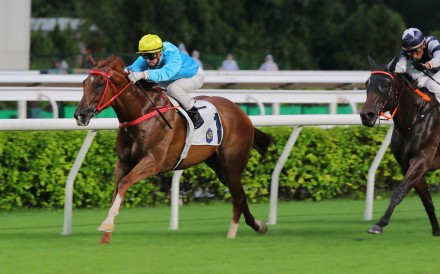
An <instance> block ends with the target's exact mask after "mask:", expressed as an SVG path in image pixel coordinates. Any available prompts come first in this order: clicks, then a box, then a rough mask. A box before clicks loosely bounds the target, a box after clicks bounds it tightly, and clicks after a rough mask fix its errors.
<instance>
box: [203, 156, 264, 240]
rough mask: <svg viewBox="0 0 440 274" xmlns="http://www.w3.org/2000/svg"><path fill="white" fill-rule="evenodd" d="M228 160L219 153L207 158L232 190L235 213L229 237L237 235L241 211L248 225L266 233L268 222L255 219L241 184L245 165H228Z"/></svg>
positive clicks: (209, 163)
mask: <svg viewBox="0 0 440 274" xmlns="http://www.w3.org/2000/svg"><path fill="white" fill-rule="evenodd" d="M226 162H227V161H224V159H222V158H221V157H220V156H218V155H213V156H211V157H210V158H209V159H207V160H206V164H207V165H208V166H209V167H211V168H212V169H213V170H214V171H215V173H216V174H217V177H218V178H219V180H220V181H221V182H222V183H223V184H224V185H226V186H227V187H228V188H229V191H230V192H231V196H232V204H233V215H232V221H231V225H230V227H229V231H228V235H227V237H228V238H229V239H233V238H235V237H236V235H237V229H238V222H239V220H240V216H241V213H243V215H244V218H245V221H246V224H247V225H249V226H250V227H252V228H253V229H254V230H255V231H257V232H260V233H265V232H266V231H267V226H266V224H265V223H263V222H261V221H258V222H256V221H255V218H254V216H252V214H251V212H250V210H249V206H248V204H247V201H246V194H245V192H244V189H243V186H242V184H241V177H242V173H243V170H244V168H245V167H243V166H241V165H240V164H239V165H237V164H235V165H233V164H231V165H229V166H228V165H227V164H226ZM228 163H230V162H228Z"/></svg>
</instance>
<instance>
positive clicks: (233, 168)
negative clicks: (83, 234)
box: [74, 56, 272, 243]
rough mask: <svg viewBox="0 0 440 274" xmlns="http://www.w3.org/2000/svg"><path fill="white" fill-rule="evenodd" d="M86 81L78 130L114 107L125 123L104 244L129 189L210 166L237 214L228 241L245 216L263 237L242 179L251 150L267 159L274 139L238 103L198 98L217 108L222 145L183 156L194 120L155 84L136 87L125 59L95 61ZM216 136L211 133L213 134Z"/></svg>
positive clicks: (192, 148) (261, 224) (198, 148)
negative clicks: (153, 178) (160, 175)
mask: <svg viewBox="0 0 440 274" xmlns="http://www.w3.org/2000/svg"><path fill="white" fill-rule="evenodd" d="M90 63H91V67H92V69H91V70H90V72H89V75H88V77H87V78H86V79H85V80H84V82H83V88H84V94H83V97H82V99H81V101H80V103H79V105H78V106H77V108H76V110H75V114H74V116H75V119H76V120H77V124H78V125H79V126H87V125H88V124H89V122H90V120H91V118H92V117H94V116H96V115H97V114H98V113H99V112H101V111H102V110H103V109H105V108H107V107H110V106H111V107H112V108H113V109H114V111H115V113H116V115H117V117H118V120H119V122H120V128H119V130H118V133H117V140H116V151H117V162H116V167H115V189H114V193H113V198H112V204H111V207H110V210H109V212H108V215H107V217H106V218H105V220H104V222H103V223H102V224H101V226H100V227H99V230H100V231H102V232H104V233H103V236H102V238H101V243H109V242H110V237H111V234H112V232H113V230H114V222H115V218H116V216H117V215H118V214H119V210H120V207H121V204H122V202H123V200H124V197H125V195H126V193H127V191H128V189H129V188H130V187H131V186H132V185H134V184H135V183H137V182H139V181H141V180H143V179H145V178H148V177H150V176H153V175H155V174H158V173H160V172H166V171H169V170H173V169H179V170H180V169H186V168H189V167H191V166H194V165H197V164H199V163H201V162H205V163H206V164H207V165H208V166H209V167H210V168H212V169H213V170H214V171H215V173H216V175H217V177H218V178H219V180H220V181H221V182H222V183H223V184H225V185H226V186H227V187H228V188H229V191H230V193H231V196H232V204H233V215H232V221H231V224H230V228H229V231H228V234H227V237H228V238H235V236H236V233H237V228H238V222H239V219H240V216H241V214H243V215H244V218H245V220H246V224H247V225H249V226H250V227H251V228H252V229H254V230H255V231H257V232H259V233H265V232H266V231H267V226H266V224H265V223H264V222H262V221H255V219H254V217H253V216H252V214H251V212H250V210H249V207H248V204H247V201H246V194H245V192H244V189H243V186H242V183H241V178H242V174H243V171H244V170H245V168H246V166H247V163H248V160H249V157H250V153H251V150H252V148H254V149H256V150H257V151H258V152H259V153H260V155H261V156H263V158H264V156H265V154H266V153H267V151H268V147H269V146H270V145H271V143H272V139H271V137H270V136H269V135H268V134H266V133H264V132H262V131H260V130H258V129H256V128H255V127H254V126H253V124H252V122H251V120H250V119H249V117H248V116H247V115H246V114H245V113H244V112H243V111H242V110H241V109H240V108H239V107H238V106H237V105H236V104H234V103H233V102H231V101H229V100H227V99H225V98H222V97H208V96H199V97H196V98H195V99H196V100H197V101H205V102H208V103H210V104H212V105H213V106H215V108H216V110H217V112H218V117H217V119H219V121H221V131H222V132H221V133H222V135H219V136H220V137H219V139H221V142H220V143H219V144H218V145H193V146H190V147H189V150H188V151H187V155H186V157H184V158H183V159H182V157H181V154H182V150H183V149H184V147H185V145H186V143H185V140H186V136H187V127H188V126H190V124H189V123H190V122H187V120H186V119H185V118H184V116H183V115H182V114H181V113H179V112H178V111H177V108H178V106H175V105H173V104H171V102H170V99H169V98H168V97H167V96H165V95H164V93H163V91H162V90H160V89H158V88H157V87H154V83H148V82H145V81H141V82H139V83H137V84H139V85H141V86H135V85H133V84H132V83H131V82H130V81H129V80H128V79H127V74H126V73H125V72H124V67H125V65H124V62H123V60H122V59H121V58H119V57H116V56H110V57H108V58H105V59H103V60H100V61H99V62H98V63H96V62H95V61H94V60H93V58H90ZM211 134H212V133H211Z"/></svg>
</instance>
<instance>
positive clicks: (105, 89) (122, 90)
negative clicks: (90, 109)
mask: <svg viewBox="0 0 440 274" xmlns="http://www.w3.org/2000/svg"><path fill="white" fill-rule="evenodd" d="M89 74H99V75H102V76H104V77H106V78H107V80H106V82H105V88H104V92H103V93H102V95H101V99H99V102H98V105H97V106H96V108H95V112H96V114H98V113H99V112H101V111H102V110H103V109H105V108H106V107H108V106H109V105H110V104H111V103H112V102H113V101H114V100H115V99H116V98H117V97H118V96H119V95H120V94H121V93H122V92H124V91H125V90H126V89H127V88H128V87H129V86H130V85H131V82H128V84H127V85H126V86H125V87H124V88H123V89H121V90H120V91H118V89H117V88H116V86H115V84H113V82H112V81H110V72H109V73H105V72H103V71H99V70H91V71H89ZM109 83H110V85H111V87H112V89H113V92H114V95H113V97H112V98H110V100H108V101H107V102H105V103H103V102H104V97H105V95H106V94H107V90H108V87H109Z"/></svg>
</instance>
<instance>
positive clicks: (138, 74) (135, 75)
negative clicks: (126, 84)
mask: <svg viewBox="0 0 440 274" xmlns="http://www.w3.org/2000/svg"><path fill="white" fill-rule="evenodd" d="M128 79H130V81H132V82H133V84H134V83H136V82H137V81H139V80H141V79H145V80H148V71H131V72H130V74H129V75H128Z"/></svg>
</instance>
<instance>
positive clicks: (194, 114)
mask: <svg viewBox="0 0 440 274" xmlns="http://www.w3.org/2000/svg"><path fill="white" fill-rule="evenodd" d="M186 112H187V113H188V115H189V118H191V121H192V122H193V124H194V128H195V129H198V128H199V127H201V126H202V125H203V123H204V121H203V118H202V116H201V115H200V113H199V110H198V109H197V108H196V107H192V108H191V109H189V110H187V111H186Z"/></svg>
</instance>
